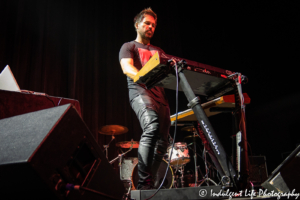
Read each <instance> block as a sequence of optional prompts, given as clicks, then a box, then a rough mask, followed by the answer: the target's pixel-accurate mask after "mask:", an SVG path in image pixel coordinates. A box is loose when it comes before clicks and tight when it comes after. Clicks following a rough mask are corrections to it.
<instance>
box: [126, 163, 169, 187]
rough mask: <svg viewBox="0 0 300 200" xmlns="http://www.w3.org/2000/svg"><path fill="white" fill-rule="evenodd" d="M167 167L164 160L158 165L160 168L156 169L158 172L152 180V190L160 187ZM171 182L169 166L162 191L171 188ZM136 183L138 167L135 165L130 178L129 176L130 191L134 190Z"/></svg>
mask: <svg viewBox="0 0 300 200" xmlns="http://www.w3.org/2000/svg"><path fill="white" fill-rule="evenodd" d="M167 167H168V163H167V162H166V161H165V160H162V162H161V164H160V166H159V168H158V171H157V174H156V178H155V180H154V188H158V187H159V186H160V184H161V182H162V181H163V179H164V176H165V173H166V170H167ZM173 180H174V177H173V170H172V168H171V167H170V166H169V170H168V173H167V176H166V179H165V182H164V184H163V186H162V189H164V188H165V189H169V188H171V187H172V185H173ZM138 181H139V175H138V165H136V166H135V167H134V169H133V171H132V176H131V182H132V190H136V188H137V185H138Z"/></svg>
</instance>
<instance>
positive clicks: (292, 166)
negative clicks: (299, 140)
mask: <svg viewBox="0 0 300 200" xmlns="http://www.w3.org/2000/svg"><path fill="white" fill-rule="evenodd" d="M299 169H300V146H298V147H297V148H296V149H295V150H294V151H293V152H292V153H291V154H290V155H289V156H288V157H287V158H286V159H285V160H284V161H283V162H282V163H281V164H280V165H279V166H278V167H277V168H276V169H275V170H274V171H273V172H272V174H271V175H270V176H269V177H268V179H267V180H266V181H265V182H264V183H263V184H261V186H263V187H264V188H265V189H267V190H268V191H275V192H284V193H285V192H287V193H288V192H292V191H293V190H295V192H296V193H299V192H300V184H299V180H300V170H299Z"/></svg>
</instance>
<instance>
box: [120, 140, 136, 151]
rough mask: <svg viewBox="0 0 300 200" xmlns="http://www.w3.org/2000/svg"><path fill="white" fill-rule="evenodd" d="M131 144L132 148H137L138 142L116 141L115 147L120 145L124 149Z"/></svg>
mask: <svg viewBox="0 0 300 200" xmlns="http://www.w3.org/2000/svg"><path fill="white" fill-rule="evenodd" d="M132 144H133V145H132ZM131 145H132V148H139V142H137V141H124V142H118V143H117V144H116V146H117V147H121V148H125V149H126V148H127V149H128V148H130V147H131Z"/></svg>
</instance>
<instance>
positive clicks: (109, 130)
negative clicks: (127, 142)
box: [99, 125, 128, 135]
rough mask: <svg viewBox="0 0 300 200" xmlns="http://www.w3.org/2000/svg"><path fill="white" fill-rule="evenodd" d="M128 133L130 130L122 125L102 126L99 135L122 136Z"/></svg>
mask: <svg viewBox="0 0 300 200" xmlns="http://www.w3.org/2000/svg"><path fill="white" fill-rule="evenodd" d="M127 132H128V128H126V127H125V126H120V125H106V126H102V127H101V128H100V130H99V133H100V134H103V135H121V134H123V133H127Z"/></svg>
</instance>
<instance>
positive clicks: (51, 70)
mask: <svg viewBox="0 0 300 200" xmlns="http://www.w3.org/2000/svg"><path fill="white" fill-rule="evenodd" d="M296 5H297V3H296V1H274V2H272V3H266V2H261V1H251V2H244V3H242V2H240V1H230V2H219V3H216V2H215V3H214V2H201V3H199V4H195V3H188V2H180V3H176V2H174V1H164V2H162V1H155V2H151V5H150V3H149V2H141V1H135V2H127V1H121V2H117V1H99V0H86V1H82V0H72V1H71V0H29V1H24V0H1V1H0V28H1V29H0V70H1V69H2V68H4V66H5V65H6V64H8V65H9V66H10V67H11V69H12V71H13V73H14V75H15V77H16V80H17V82H18V83H19V85H20V87H21V89H26V90H31V91H36V92H43V93H46V94H48V95H50V96H57V97H65V98H70V99H76V100H78V101H79V102H80V105H81V109H82V114H83V120H84V121H85V123H86V124H87V126H88V127H89V129H90V130H91V132H92V134H93V135H94V137H95V138H96V140H97V141H98V143H99V145H100V146H103V145H104V144H107V143H108V142H109V141H110V139H111V137H110V136H104V135H100V134H98V130H99V128H100V127H101V126H104V125H110V124H117V125H122V126H126V127H127V128H128V129H129V131H128V133H126V134H123V135H119V136H116V140H115V141H114V142H113V143H112V144H111V147H110V148H109V160H111V159H113V158H114V157H116V156H117V154H118V152H117V150H116V148H115V143H116V142H120V141H129V140H130V139H133V140H135V141H138V140H139V138H140V135H141V132H142V131H141V129H140V126H139V122H138V121H137V119H136V116H135V114H134V113H133V111H132V109H131V107H130V105H129V102H128V94H127V93H128V92H127V82H126V77H125V75H123V73H122V71H121V68H120V65H119V61H118V53H119V49H120V47H121V45H122V44H123V43H124V42H127V41H131V40H134V39H135V37H136V33H135V30H134V27H133V17H134V16H135V15H136V14H137V13H138V12H140V11H141V10H142V9H144V8H146V7H149V6H151V7H152V9H153V10H154V11H155V12H156V13H157V14H158V26H157V29H156V32H155V35H154V38H153V41H152V44H154V45H156V46H160V47H161V48H162V49H164V51H165V52H166V53H168V54H171V55H176V56H178V57H183V58H186V59H190V60H194V61H197V62H202V63H206V64H210V65H213V66H216V67H219V68H223V69H228V70H231V71H239V72H242V73H243V74H245V75H247V76H248V77H249V83H248V84H247V85H245V86H244V91H245V92H247V93H248V94H249V96H250V98H251V99H252V102H251V104H250V105H249V106H248V107H247V121H248V139H249V143H250V144H251V145H252V151H253V154H257V155H258V154H263V155H266V154H268V155H270V156H269V158H270V160H271V162H273V163H274V167H275V166H277V164H279V162H280V161H279V160H277V158H278V156H279V155H280V153H281V152H284V151H291V150H293V149H294V148H295V145H296V144H297V142H299V143H300V140H299V136H297V135H296V134H294V132H295V130H298V129H297V127H298V125H297V123H296V118H297V117H299V114H298V113H299V112H298V110H299V109H298V110H297V109H295V108H294V107H293V106H292V105H291V104H289V102H291V100H295V96H297V95H298V94H299V89H298V85H299V84H298V81H297V80H298V77H297V74H296V70H297V68H298V67H297V66H299V64H298V61H297V60H298V59H297V58H298V57H299V39H298V38H299V31H298V26H299V22H298V21H297V20H296V19H297V17H299V14H298V9H297V6H296ZM167 95H168V97H169V101H170V106H171V113H172V114H173V113H175V93H174V91H167ZM293 102H294V101H293ZM179 104H180V110H181V111H182V110H184V109H187V107H186V104H187V102H186V100H185V97H184V96H183V95H182V94H180V102H179ZM287 110H288V111H290V112H288V111H287ZM283 111H284V112H283ZM268 113H269V114H268ZM265 115H267V116H265ZM283 116H286V117H285V118H284V119H285V120H284V123H283V124H279V123H278V122H280V121H282V120H281V117H283ZM211 120H212V123H213V124H214V125H215V126H216V132H217V133H220V137H221V138H222V141H224V142H225V141H227V140H229V149H230V148H231V147H230V139H229V138H230V135H231V134H232V132H231V131H232V130H231V116H230V115H228V114H224V115H221V116H220V117H214V118H212V119H211ZM274 123H276V126H279V127H280V128H279V129H276V128H275V127H274ZM268 127H272V128H270V129H269V128H268ZM285 127H288V128H289V129H288V130H287V129H286V128H285ZM268 130H270V132H268ZM283 131H286V132H285V133H282V132H283ZM179 134H181V133H179ZM185 134H186V133H185ZM282 134H285V135H286V137H285V139H284V141H286V142H285V144H284V146H282V142H281V141H282V139H279V137H280V136H282ZM182 135H183V133H182ZM182 135H181V136H182ZM274 135H275V137H274ZM184 136H186V135H184ZM182 137H183V136H182ZM282 137H283V136H282ZM270 141H271V143H272V142H274V144H276V146H277V147H276V146H274V147H273V149H272V150H271V151H269V150H267V149H266V148H265V144H266V143H267V142H270ZM225 143H226V142H225ZM291 144H292V145H291ZM278 145H281V146H280V147H281V148H283V149H281V150H278ZM270 148H271V147H270ZM228 154H230V152H228ZM129 155H131V156H134V157H136V150H134V151H133V152H132V153H131V154H129Z"/></svg>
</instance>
